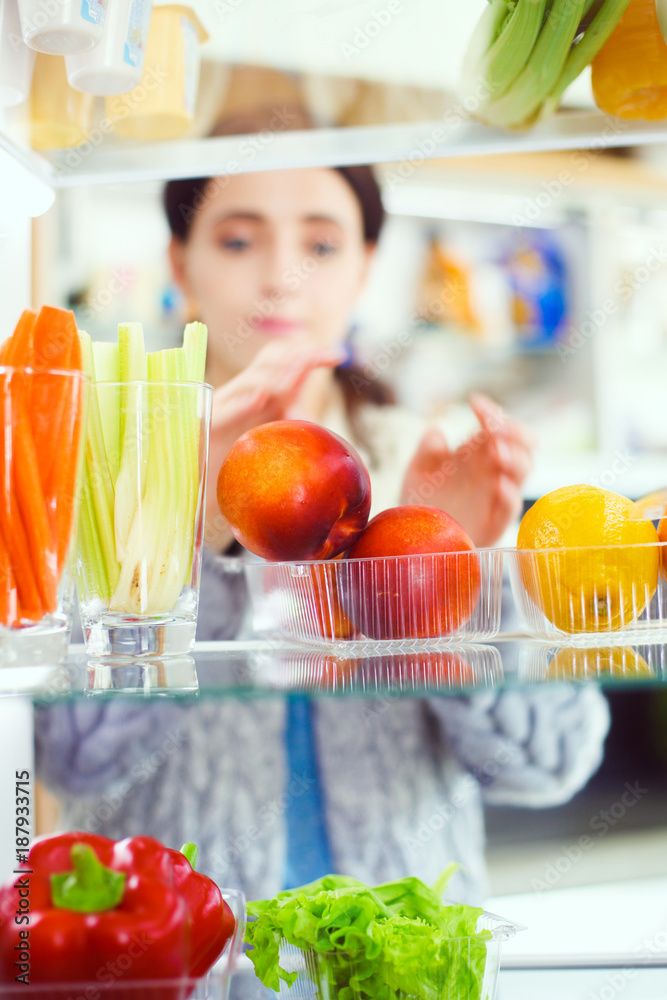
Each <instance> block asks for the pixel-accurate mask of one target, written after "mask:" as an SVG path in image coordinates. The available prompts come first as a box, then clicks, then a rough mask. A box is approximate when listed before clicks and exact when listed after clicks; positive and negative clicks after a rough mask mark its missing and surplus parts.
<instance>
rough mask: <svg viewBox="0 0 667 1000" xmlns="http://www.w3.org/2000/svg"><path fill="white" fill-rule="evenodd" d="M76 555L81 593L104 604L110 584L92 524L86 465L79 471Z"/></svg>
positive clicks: (89, 485)
mask: <svg viewBox="0 0 667 1000" xmlns="http://www.w3.org/2000/svg"><path fill="white" fill-rule="evenodd" d="M78 552H79V566H78V575H79V579H80V582H81V585H82V586H81V590H82V593H84V594H85V595H86V596H87V597H96V598H99V599H100V600H103V601H108V600H109V598H110V596H111V585H110V583H109V576H108V574H107V562H106V559H105V557H104V552H103V551H102V545H101V543H100V536H99V533H98V530H97V524H96V521H95V513H94V503H93V489H92V486H91V482H90V475H89V470H88V463H87V462H86V464H85V465H84V470H83V491H82V495H81V504H80V507H79V518H78Z"/></svg>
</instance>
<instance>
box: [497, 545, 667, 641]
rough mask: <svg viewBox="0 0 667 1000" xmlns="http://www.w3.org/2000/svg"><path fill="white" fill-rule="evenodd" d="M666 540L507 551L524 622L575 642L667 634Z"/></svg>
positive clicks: (540, 634) (542, 634)
mask: <svg viewBox="0 0 667 1000" xmlns="http://www.w3.org/2000/svg"><path fill="white" fill-rule="evenodd" d="M665 546H666V543H658V544H653V543H651V544H647V545H604V546H603V545H597V546H582V547H579V548H554V549H508V550H507V551H506V555H505V560H506V563H507V566H508V569H509V576H510V581H511V584H512V593H513V595H514V603H515V606H516V611H517V618H518V624H519V628H520V629H521V631H522V632H525V633H527V634H528V635H532V636H534V637H535V638H537V639H544V640H546V641H554V640H560V641H561V642H562V641H564V640H567V643H568V644H569V643H576V644H586V643H587V644H589V645H597V646H600V645H603V644H605V643H609V644H618V643H625V642H627V641H633V642H661V641H663V640H664V639H667V585H666V581H665V576H664V570H663V567H664V566H665V565H667V562H666V560H667V551H666V547H665Z"/></svg>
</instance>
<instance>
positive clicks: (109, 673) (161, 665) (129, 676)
mask: <svg viewBox="0 0 667 1000" xmlns="http://www.w3.org/2000/svg"><path fill="white" fill-rule="evenodd" d="M111 692H118V693H119V694H125V695H140V696H144V697H148V696H153V695H197V694H198V693H199V680H198V677H197V667H196V664H195V661H194V659H193V657H192V656H173V657H162V658H159V659H143V658H142V659H141V660H131V659H127V660H124V659H118V658H117V657H109V658H100V659H90V660H88V664H87V669H86V694H89V695H98V694H105V695H106V694H109V693H111Z"/></svg>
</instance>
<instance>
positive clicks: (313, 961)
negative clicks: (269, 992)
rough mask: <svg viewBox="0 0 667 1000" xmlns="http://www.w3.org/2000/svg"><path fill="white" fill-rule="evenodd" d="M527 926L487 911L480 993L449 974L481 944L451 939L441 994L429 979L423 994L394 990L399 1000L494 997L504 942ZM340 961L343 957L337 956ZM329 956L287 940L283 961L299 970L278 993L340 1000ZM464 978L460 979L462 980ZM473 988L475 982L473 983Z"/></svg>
mask: <svg viewBox="0 0 667 1000" xmlns="http://www.w3.org/2000/svg"><path fill="white" fill-rule="evenodd" d="M523 929H524V928H523V927H522V926H521V925H520V924H515V923H513V922H512V921H510V920H505V919H504V918H503V917H498V916H496V915H495V914H493V913H487V912H484V913H483V914H482V915H481V917H480V918H479V920H478V922H477V930H478V931H482V930H488V931H489V932H490V934H491V937H490V938H489V940H488V941H486V942H482V945H485V950H486V957H485V965H484V975H483V979H482V988H481V992H479V991H478V990H477V989H476V988H471V989H470V990H469V991H468V990H466V991H465V993H461V992H460V991H458V990H457V991H454V990H453V989H452V984H451V983H450V982H449V981H448V973H449V971H450V969H451V968H452V967H455V966H456V965H458V963H459V962H460V961H461V962H466V963H467V964H470V960H471V958H472V949H473V948H474V947H475V945H476V944H477V942H476V939H475V938H470V937H463V938H451V939H450V942H449V957H448V961H447V962H446V963H444V962H443V969H442V981H441V982H440V981H438V982H437V984H436V986H437V990H438V991H437V993H434V991H433V980H432V979H431V978H429V979H428V982H427V981H426V980H425V983H424V990H423V991H420V992H419V993H410V994H407V993H400V992H395V993H392V996H395V997H396V1000H441V998H447V1000H472V998H474V1000H494V997H495V995H496V987H497V984H498V972H499V970H500V953H501V948H502V945H503V942H504V941H507V940H508V938H511V937H513V936H514V935H515V934H516V932H517V931H519V930H523ZM336 957H337V959H338V961H340V957H339V956H336ZM327 960H328V955H327V954H326V953H325V954H321V953H319V952H316V951H313V950H311V951H307V952H306V951H302V950H301V949H299V948H296V947H294V946H293V945H290V944H287V943H286V942H283V943H282V944H281V947H280V964H281V967H282V968H284V969H286V970H287V971H288V972H296V973H298V975H297V979H296V981H295V982H294V983H293V985H292V986H291V987H290V986H288V985H287V983H284V982H282V981H281V984H280V992H279V993H276V994H275V995H276V996H280V997H289V998H290V1000H338V990H337V989H336V987H335V985H334V984H333V983H332V982H331V973H330V968H329V965H328V961H327ZM459 981H460V980H459ZM471 987H472V984H471ZM367 996H368V994H367V993H366V992H364V991H362V990H361V989H359V990H358V991H357V990H355V989H350V992H349V993H348V992H347V990H346V992H345V997H346V1000H361V998H364V1000H365V998H366V997H367Z"/></svg>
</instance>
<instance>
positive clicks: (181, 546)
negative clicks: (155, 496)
mask: <svg viewBox="0 0 667 1000" xmlns="http://www.w3.org/2000/svg"><path fill="white" fill-rule="evenodd" d="M160 355H161V356H160V357H159V359H158V362H159V363H158V372H159V374H160V377H161V378H162V379H163V380H168V381H169V383H172V382H180V383H184V382H185V381H186V378H187V375H186V364H185V355H184V351H183V350H182V349H180V348H177V349H175V350H169V351H162V352H160ZM159 390H160V392H161V393H162V395H163V397H164V399H165V403H166V406H165V408H166V410H167V412H168V414H169V421H168V422H167V421H165V422H164V424H163V426H162V427H161V428H160V443H161V448H162V454H163V455H164V456H165V458H166V461H163V462H161V468H160V475H161V480H162V482H163V484H164V489H163V493H162V508H161V524H162V527H163V530H162V532H161V535H160V539H159V550H158V553H157V556H156V558H155V559H154V561H153V566H152V575H151V578H150V580H149V601H150V604H151V607H159V608H161V609H162V610H165V611H168V610H171V608H173V607H174V605H175V604H176V601H177V600H178V596H179V594H180V593H181V590H182V589H183V584H184V583H185V580H186V576H187V570H188V567H189V565H190V558H191V552H192V540H193V532H192V522H193V519H194V511H195V508H194V498H195V496H196V487H194V486H193V482H192V468H191V462H190V454H191V447H190V440H189V435H188V410H189V409H190V401H189V399H188V393H190V390H189V389H188V388H187V387H186V386H183V387H182V388H181V387H179V386H177V385H171V384H169V385H163V386H160V387H159Z"/></svg>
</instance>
